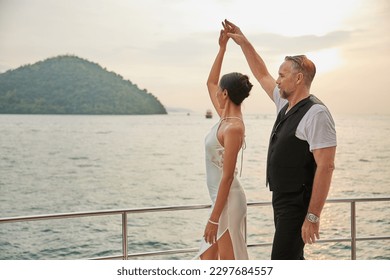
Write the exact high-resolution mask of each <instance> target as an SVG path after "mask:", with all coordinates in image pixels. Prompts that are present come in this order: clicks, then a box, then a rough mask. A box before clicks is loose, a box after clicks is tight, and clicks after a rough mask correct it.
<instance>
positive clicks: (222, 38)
mask: <svg viewBox="0 0 390 280" xmlns="http://www.w3.org/2000/svg"><path fill="white" fill-rule="evenodd" d="M222 24H223V23H222ZM228 40H229V37H228V36H227V32H226V30H225V29H222V30H221V32H220V34H219V41H218V43H219V46H220V47H221V48H226V45H227V42H228Z"/></svg>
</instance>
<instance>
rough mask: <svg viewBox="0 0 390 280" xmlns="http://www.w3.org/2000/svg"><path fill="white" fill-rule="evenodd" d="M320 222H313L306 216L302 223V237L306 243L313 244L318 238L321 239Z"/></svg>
mask: <svg viewBox="0 0 390 280" xmlns="http://www.w3.org/2000/svg"><path fill="white" fill-rule="evenodd" d="M319 230H320V222H318V223H311V222H309V221H308V220H307V219H306V218H305V221H304V222H303V225H302V239H303V242H305V244H312V243H315V242H316V239H320V234H319Z"/></svg>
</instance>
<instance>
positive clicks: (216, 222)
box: [209, 220, 219, 226]
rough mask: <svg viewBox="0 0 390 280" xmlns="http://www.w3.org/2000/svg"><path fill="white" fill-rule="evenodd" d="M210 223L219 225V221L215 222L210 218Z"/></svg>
mask: <svg viewBox="0 0 390 280" xmlns="http://www.w3.org/2000/svg"><path fill="white" fill-rule="evenodd" d="M209 223H210V224H213V225H216V226H218V225H219V223H217V222H213V221H212V220H209Z"/></svg>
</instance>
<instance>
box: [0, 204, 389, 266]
mask: <svg viewBox="0 0 390 280" xmlns="http://www.w3.org/2000/svg"><path fill="white" fill-rule="evenodd" d="M383 201H390V197H378V198H343V199H328V200H327V201H326V203H350V214H351V221H350V228H351V232H350V233H351V234H350V235H351V236H350V237H349V238H338V239H326V240H318V241H316V242H318V243H329V242H350V243H351V259H352V260H356V247H357V241H368V240H390V236H370V237H358V236H357V232H356V203H361V202H383ZM269 205H271V202H249V203H248V207H259V206H269ZM210 207H211V205H210V204H203V205H186V206H168V207H149V208H137V209H121V210H102V211H91V212H77V213H61V214H49V215H35V216H21V217H7V218H0V225H1V224H3V223H15V222H28V221H39V220H53V219H68V218H81V217H93V216H112V215H121V216H122V255H118V256H107V257H101V258H95V259H100V260H104V259H123V260H127V259H129V258H137V257H149V256H156V255H170V254H181V253H191V252H196V251H197V250H198V248H189V249H174V250H163V251H154V252H142V253H133V254H129V252H128V226H127V218H128V214H139V213H152V212H166V211H187V210H199V209H207V208H210ZM270 245H272V243H254V244H248V245H247V246H248V247H261V246H270Z"/></svg>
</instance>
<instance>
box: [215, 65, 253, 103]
mask: <svg viewBox="0 0 390 280" xmlns="http://www.w3.org/2000/svg"><path fill="white" fill-rule="evenodd" d="M252 86H253V85H252V84H251V83H250V82H249V78H248V76H247V75H243V74H241V73H237V72H233V73H229V74H225V75H223V76H222V78H221V80H220V81H219V87H220V88H221V89H222V90H225V89H226V90H227V92H228V95H229V98H230V100H231V101H232V102H233V103H234V104H236V105H240V104H241V103H242V101H244V99H245V98H247V97H248V96H249V92H250V91H251V89H252Z"/></svg>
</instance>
